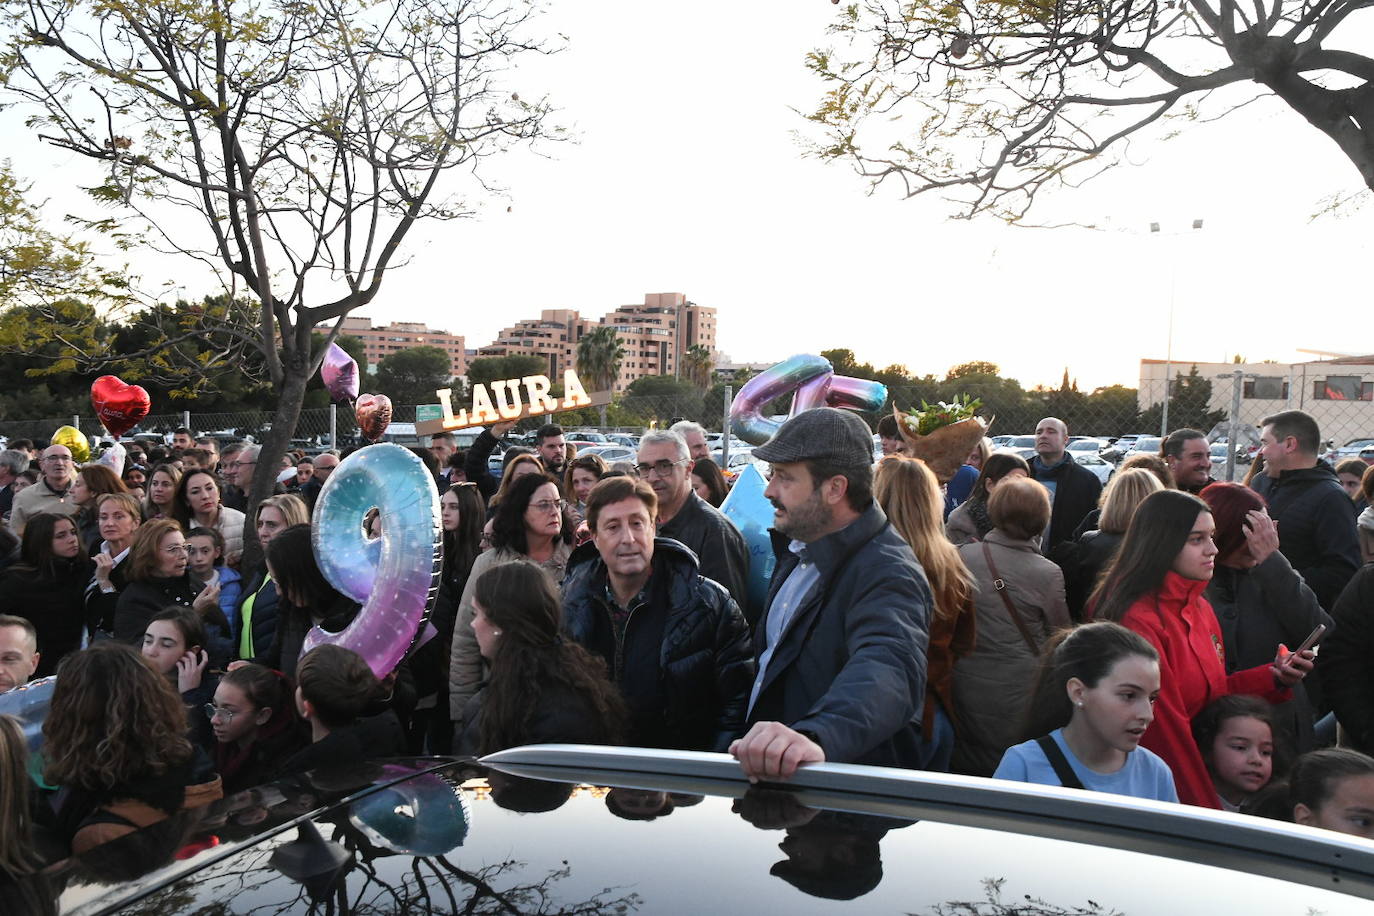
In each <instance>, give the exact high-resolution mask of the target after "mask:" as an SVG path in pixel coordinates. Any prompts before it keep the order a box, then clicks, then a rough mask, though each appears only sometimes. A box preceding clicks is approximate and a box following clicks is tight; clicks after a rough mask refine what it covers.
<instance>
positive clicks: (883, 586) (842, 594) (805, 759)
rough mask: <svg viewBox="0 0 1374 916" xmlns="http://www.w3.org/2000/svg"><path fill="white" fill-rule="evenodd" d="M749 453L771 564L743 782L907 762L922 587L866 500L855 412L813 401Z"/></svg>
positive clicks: (927, 603) (865, 454)
mask: <svg viewBox="0 0 1374 916" xmlns="http://www.w3.org/2000/svg"><path fill="white" fill-rule="evenodd" d="M754 455H755V456H756V457H758V458H761V459H763V460H764V461H767V462H768V463H769V465H770V466H771V471H770V475H769V481H768V488H767V489H766V490H764V496H766V497H767V498H768V500H769V502H771V503H772V504H773V510H774V513H773V525H774V529H773V549H774V553H775V554H776V555H777V566H776V568H775V570H774V572H773V579H772V581H771V583H770V584H769V588H768V603H767V607H766V610H765V612H764V616H763V618H762V619H760V620H759V622H758V623H757V624H756V625H755V628H754V653H755V656H756V657H757V658H758V674H757V676H756V678H755V681H754V686H753V691H752V693H751V696H750V700H749V713H748V718H747V721H746V727H747V729H748V731H747V732H746V734H745V735H744V737H742V738H740V739H739V740H737V741H736V742H735V743H734V744H733V745H731V747H730V752H731V753H732V754H734V755H735V757H736V758H737V759H738V760H739V762H740V765H741V766H742V767H743V769H744V771H745V774H746V775H747V776H749V778H750V779H751V780H760V779H762V780H777V779H789V778H791V776H792V775H793V774H794V773H795V772H796V769H797V766H798V764H802V763H813V762H820V761H825V760H830V761H835V762H840V763H867V764H875V765H879V766H897V767H915V766H917V764H918V760H919V757H920V750H921V704H922V700H923V699H924V696H925V689H926V648H927V646H928V644H929V639H930V614H931V607H932V601H931V593H930V586H929V584H928V583H927V582H926V577H925V573H924V572H922V571H921V567H920V564H919V563H918V562H917V560H916V556H915V554H913V553H912V552H911V548H910V547H909V546H907V543H906V541H904V540H902V537H901V535H899V534H898V533H897V532H896V530H894V529H893V527H892V526H891V525H890V524H889V523H888V520H887V517H886V516H885V515H884V514H883V510H882V509H880V508H879V507H878V505H877V504H876V503H875V502H874V501H873V437H872V434H871V433H870V431H869V429H868V426H867V424H865V423H864V421H863V420H861V419H860V418H859V417H858V416H857V415H855V414H853V413H850V412H848V411H843V410H836V409H834V408H831V407H818V408H816V409H814V410H808V411H805V412H804V413H800V414H798V415H797V416H795V417H793V418H792V419H790V420H788V421H787V422H786V423H784V424H783V426H782V428H781V429H779V430H778V432H777V434H776V435H775V436H774V437H773V439H772V440H771V441H769V442H768V443H767V444H765V445H762V446H760V447H759V448H756V449H754Z"/></svg>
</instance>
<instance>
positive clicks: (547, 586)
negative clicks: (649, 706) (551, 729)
mask: <svg viewBox="0 0 1374 916" xmlns="http://www.w3.org/2000/svg"><path fill="white" fill-rule="evenodd" d="M473 597H474V598H475V599H476V601H477V603H478V604H479V605H481V607H482V613H483V615H484V616H485V617H486V618H487V619H488V620H489V621H490V622H491V624H492V626H494V627H496V628H497V629H499V630H500V631H501V645H500V650H499V651H498V652H497V653H496V657H495V658H493V659H491V679H490V680H489V681H488V682H487V687H486V693H485V694H484V696H483V700H482V716H481V729H480V735H479V741H480V747H479V751H480V752H481V753H483V754H490V753H492V752H494V751H499V750H504V749H505V748H508V747H515V746H517V745H520V744H528V743H529V738H530V737H531V736H530V734H529V726H530V719H531V718H532V717H533V716H534V713H535V711H536V710H537V709H539V706H540V703H539V700H540V696H541V694H542V693H543V692H544V689H545V688H546V687H549V686H551V685H558V686H561V687H564V688H566V689H567V690H569V691H571V692H573V693H575V694H577V695H578V696H579V697H581V698H582V699H583V700H585V701H586V703H587V705H588V706H589V707H590V708H591V710H592V712H593V713H594V715H595V717H596V720H597V722H598V723H599V724H600V726H601V733H600V734H593V735H586V736H584V737H585V740H586V741H587V742H589V743H606V744H613V743H615V742H616V741H617V739H618V738H619V737H620V735H621V733H622V732H623V730H624V726H625V721H626V717H627V713H626V709H625V702H624V701H623V700H622V699H621V698H620V694H619V692H617V691H616V689H615V687H614V686H613V685H612V684H611V682H610V681H609V680H607V678H606V666H605V665H604V664H603V663H602V662H601V660H600V659H597V658H594V657H593V656H592V655H591V654H590V653H588V652H587V650H586V649H584V648H582V647H581V646H580V645H578V644H577V643H575V642H572V641H570V640H566V639H564V638H563V636H562V633H561V627H562V622H563V607H562V601H561V600H560V599H559V596H558V590H557V589H556V588H554V585H553V583H552V582H551V581H549V577H548V574H547V573H545V572H544V570H542V569H540V568H539V567H538V566H536V565H535V564H534V563H531V562H529V561H528V560H517V561H515V562H513V563H503V564H501V565H500V566H493V567H492V568H490V569H488V570H487V571H486V572H484V573H482V575H481V576H480V577H479V578H478V579H477V583H476V586H475V589H474V593H473Z"/></svg>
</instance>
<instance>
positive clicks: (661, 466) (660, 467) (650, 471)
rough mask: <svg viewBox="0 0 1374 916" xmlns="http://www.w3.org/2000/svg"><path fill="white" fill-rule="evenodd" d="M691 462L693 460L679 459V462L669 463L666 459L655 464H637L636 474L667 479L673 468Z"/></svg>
mask: <svg viewBox="0 0 1374 916" xmlns="http://www.w3.org/2000/svg"><path fill="white" fill-rule="evenodd" d="M691 460H692V459H691V458H679V459H678V460H677V461H669V460H667V459H666V458H665V459H664V460H662V461H655V462H654V463H653V464H637V465H635V473H636V474H638V475H639V476H640V477H648V476H650V475H653V476H656V477H667V476H668V475H669V474H671V473H673V468H675V467H678V466H679V465H683V464H686V463H687V462H689V461H691Z"/></svg>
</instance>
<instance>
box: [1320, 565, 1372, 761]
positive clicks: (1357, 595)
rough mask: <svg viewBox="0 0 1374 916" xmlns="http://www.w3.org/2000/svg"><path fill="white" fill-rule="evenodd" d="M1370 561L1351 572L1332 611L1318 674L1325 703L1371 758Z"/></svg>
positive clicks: (1351, 737) (1353, 742) (1360, 748)
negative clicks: (1334, 622) (1332, 624)
mask: <svg viewBox="0 0 1374 916" xmlns="http://www.w3.org/2000/svg"><path fill="white" fill-rule="evenodd" d="M1371 609H1374V563H1367V564H1365V565H1364V566H1363V567H1361V568H1360V571H1359V572H1357V573H1355V576H1354V578H1352V579H1351V580H1350V584H1349V585H1347V586H1346V587H1345V591H1344V592H1342V593H1341V597H1340V599H1339V600H1337V602H1336V606H1335V607H1334V608H1333V609H1332V610H1331V616H1332V617H1333V618H1335V621H1336V626H1335V629H1334V630H1333V631H1332V632H1331V635H1330V637H1329V638H1327V639H1326V640H1324V641H1323V642H1322V651H1321V655H1319V656H1318V662H1317V673H1318V674H1319V675H1321V682H1322V689H1323V690H1324V691H1325V698H1326V702H1327V703H1328V704H1330V706H1331V709H1332V710H1333V711H1334V712H1335V713H1336V718H1337V719H1339V720H1340V723H1341V727H1342V728H1344V729H1345V732H1346V734H1347V735H1348V736H1349V739H1350V744H1351V746H1353V747H1354V748H1355V749H1356V750H1360V751H1363V752H1365V753H1366V754H1374V613H1371Z"/></svg>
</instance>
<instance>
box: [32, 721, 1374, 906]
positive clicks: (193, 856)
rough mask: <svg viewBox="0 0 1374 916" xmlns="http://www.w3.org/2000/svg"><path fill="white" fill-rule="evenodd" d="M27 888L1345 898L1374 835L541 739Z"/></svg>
mask: <svg viewBox="0 0 1374 916" xmlns="http://www.w3.org/2000/svg"><path fill="white" fill-rule="evenodd" d="M25 900H36V901H42V903H43V904H44V906H42V908H41V909H40V908H38V907H35V908H34V909H33V912H53V913H58V914H62V916H77V914H80V916H86V914H105V913H119V912H128V913H140V914H147V913H157V914H158V916H178V914H186V916H190V914H206V913H214V914H216V916H238V914H288V913H290V914H294V913H311V914H315V913H319V914H325V913H328V914H338V916H363V914H368V916H373V914H395V916H437V914H453V913H474V914H497V913H501V914H505V913H509V914H520V913H585V914H593V913H621V914H627V913H686V912H690V913H743V912H754V913H760V912H762V913H789V914H791V913H797V914H813V913H830V912H837V911H842V912H852V913H865V914H867V913H914V912H919V913H923V914H927V913H928V914H935V913H949V914H953V913H966V914H971V916H972V914H994V913H1008V914H1010V913H1020V914H1027V916H1031V914H1038V916H1051V914H1070V913H1072V914H1083V916H1089V914H1101V916H1107V914H1116V913H1130V914H1131V916H1158V914H1167V916H1193V914H1198V916H1201V914H1206V916H1215V914H1219V913H1225V914H1231V913H1244V914H1245V916H1293V914H1304V913H1309V914H1315V913H1322V914H1331V916H1335V914H1346V913H1363V912H1369V910H1370V907H1371V903H1370V901H1371V900H1374V843H1371V842H1369V841H1366V840H1363V839H1360V838H1357V837H1353V836H1347V835H1345V834H1341V833H1335V832H1330V831H1323V830H1317V829H1313V828H1307V827H1297V826H1294V825H1292V824H1286V823H1281V822H1278V821H1270V820H1261V819H1258V818H1252V817H1248V816H1245V815H1240V814H1231V813H1226V812H1221V811H1212V810H1209V809H1204V808H1193V807H1188V806H1184V805H1177V804H1168V803H1165V802H1154V801H1142V800H1138V799H1134V798H1128V797H1125V796H1118V795H1108V794H1105V793H1098V792H1086V791H1080V790H1075V789H1063V788H1059V787H1053V788H1051V787H1047V786H1039V785H1027V784H1023V783H1013V782H1003V781H1000V780H992V779H980V778H976V777H968V776H952V775H947V774H942V773H926V772H919V771H911V770H899V769H885V768H881V767H867V766H857V765H838V764H829V763H822V764H813V765H810V766H806V767H803V768H802V769H801V770H800V771H798V773H797V775H796V776H795V777H794V778H793V779H792V780H791V781H790V782H788V783H785V784H775V785H766V786H765V785H757V786H754V785H750V784H749V783H748V782H747V781H746V780H745V779H744V777H743V775H742V773H741V771H740V768H739V766H738V764H737V763H736V762H735V761H734V760H733V759H732V758H730V757H728V756H725V755H722V754H704V753H693V752H685V751H654V750H644V749H638V748H604V747H588V746H580V745H535V746H529V747H521V748H513V749H511V750H507V751H502V752H500V753H497V754H492V755H490V756H488V757H485V758H483V759H482V760H481V761H472V760H452V759H442V758H439V759H436V758H428V759H426V758H419V759H402V760H392V761H380V762H362V761H342V762H341V763H340V765H339V766H338V767H334V768H329V769H327V770H316V771H312V772H311V773H309V774H306V775H305V776H301V777H296V778H292V779H286V780H282V781H279V782H276V783H272V784H270V785H268V786H265V787H263V788H260V789H253V790H249V791H247V792H242V793H239V794H237V795H233V796H230V797H228V798H225V799H223V800H221V801H219V802H216V803H214V804H213V805H210V806H208V807H206V808H204V809H201V810H199V811H195V812H188V813H187V814H185V815H183V816H179V817H176V818H173V819H172V820H170V821H166V822H163V823H161V824H156V825H153V826H151V827H147V828H144V829H143V830H140V831H137V832H135V833H133V834H130V835H129V836H126V837H123V838H121V839H118V840H114V841H112V842H109V843H106V844H104V845H102V846H99V847H97V848H96V849H94V850H92V851H91V852H89V853H87V854H85V855H82V856H78V857H75V858H72V859H69V860H67V861H65V862H64V863H62V864H61V865H59V866H58V867H57V868H56V869H54V870H52V871H49V872H47V873H43V874H40V875H38V876H36V877H33V878H29V879H25V881H24V884H22V885H20V886H18V887H17V888H7V890H6V897H5V902H6V903H7V904H10V903H13V902H18V901H25ZM49 901H51V903H50V904H49ZM1360 901H1364V902H1363V903H1361V902H1360Z"/></svg>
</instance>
